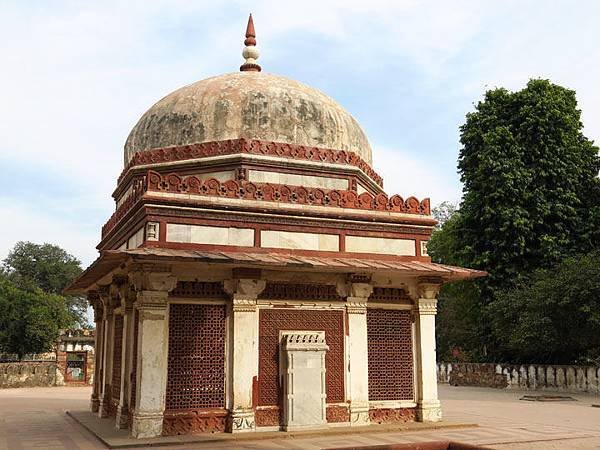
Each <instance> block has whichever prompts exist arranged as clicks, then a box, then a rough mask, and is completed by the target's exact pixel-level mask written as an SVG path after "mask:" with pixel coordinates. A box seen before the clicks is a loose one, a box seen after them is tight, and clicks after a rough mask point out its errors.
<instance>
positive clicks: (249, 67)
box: [240, 14, 261, 72]
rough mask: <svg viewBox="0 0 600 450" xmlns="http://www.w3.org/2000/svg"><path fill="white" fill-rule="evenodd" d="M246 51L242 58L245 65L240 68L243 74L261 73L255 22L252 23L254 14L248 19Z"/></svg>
mask: <svg viewBox="0 0 600 450" xmlns="http://www.w3.org/2000/svg"><path fill="white" fill-rule="evenodd" d="M244 45H245V46H246V47H244V51H243V52H242V56H243V57H244V59H245V60H246V62H244V64H242V65H241V66H240V71H241V72H260V70H261V68H260V66H259V65H258V64H257V63H256V60H257V59H258V56H259V54H260V53H259V52H258V49H257V48H256V32H255V31H254V22H253V21H252V14H250V17H248V26H246V39H245V40H244Z"/></svg>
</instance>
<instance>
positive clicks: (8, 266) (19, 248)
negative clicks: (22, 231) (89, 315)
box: [3, 242, 87, 325]
mask: <svg viewBox="0 0 600 450" xmlns="http://www.w3.org/2000/svg"><path fill="white" fill-rule="evenodd" d="M3 269H4V270H3V271H4V273H5V275H6V278H7V279H8V280H10V281H11V282H12V283H13V284H14V285H15V286H16V287H18V288H19V289H21V290H25V291H29V292H36V290H41V291H43V292H45V293H47V294H54V295H59V296H60V295H62V291H63V289H64V288H65V287H67V286H68V285H69V284H70V283H71V281H73V280H74V279H75V278H76V277H77V276H78V275H79V274H80V273H81V272H82V269H81V262H80V261H79V260H78V259H77V258H75V257H74V256H72V255H70V254H69V253H67V252H66V251H65V250H63V249H62V248H60V247H59V246H57V245H52V244H34V243H32V242H18V243H17V244H16V245H15V246H14V248H13V249H12V250H11V252H10V253H9V254H8V256H7V257H6V259H4V261H3ZM65 302H66V305H67V307H68V309H69V311H70V312H71V314H73V316H74V317H75V318H76V319H77V321H78V322H79V323H80V324H81V325H83V324H85V323H87V320H86V318H85V315H86V310H87V302H86V300H85V298H83V297H79V296H65Z"/></svg>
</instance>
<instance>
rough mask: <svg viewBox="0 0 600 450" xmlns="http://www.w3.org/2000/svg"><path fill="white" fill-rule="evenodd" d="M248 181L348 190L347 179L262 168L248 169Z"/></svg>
mask: <svg viewBox="0 0 600 450" xmlns="http://www.w3.org/2000/svg"><path fill="white" fill-rule="evenodd" d="M248 181H251V182H253V183H273V184H288V185H291V186H304V187H311V188H321V189H340V190H348V180H346V179H343V178H329V177H316V176H313V175H298V174H295V173H280V172H267V171H262V170H250V171H249V172H248Z"/></svg>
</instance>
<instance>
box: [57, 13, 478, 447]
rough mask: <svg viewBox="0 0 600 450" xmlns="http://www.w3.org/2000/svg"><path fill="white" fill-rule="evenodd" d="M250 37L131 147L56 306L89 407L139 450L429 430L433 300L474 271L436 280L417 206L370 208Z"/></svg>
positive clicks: (289, 84) (308, 105)
mask: <svg viewBox="0 0 600 450" xmlns="http://www.w3.org/2000/svg"><path fill="white" fill-rule="evenodd" d="M254 34H255V33H254V26H253V24H252V21H251V20H250V22H249V24H248V29H247V33H246V41H245V45H246V48H245V50H244V57H245V58H246V62H245V63H244V64H243V65H242V66H241V68H240V72H238V73H232V74H227V75H221V76H217V77H213V78H209V79H206V80H202V81H199V82H197V83H194V84H191V85H188V86H186V87H184V88H182V89H179V90H178V91H175V92H174V93H172V94H169V95H168V96H166V97H164V98H163V99H162V100H160V101H159V102H158V103H157V104H156V105H154V106H153V107H152V108H150V109H149V110H148V111H147V112H146V113H145V114H144V115H143V116H142V118H141V119H140V121H139V122H138V124H137V125H136V126H135V127H134V129H133V130H132V132H131V134H130V136H129V138H128V139H127V143H126V145H125V169H124V171H123V173H122V174H121V176H120V177H119V179H118V184H117V188H116V190H115V192H114V194H113V196H114V199H115V202H116V209H115V213H114V214H113V216H112V217H111V218H110V219H109V220H108V222H107V223H106V225H105V226H104V227H103V229H102V240H101V242H100V244H99V245H98V250H99V251H100V257H99V258H98V259H97V260H96V261H95V262H94V263H93V264H92V265H91V266H90V267H89V268H88V269H87V270H86V271H85V272H84V273H83V274H82V275H81V277H80V278H79V279H77V280H76V281H75V282H74V283H73V285H72V286H71V287H70V289H69V291H70V292H73V293H87V295H88V298H89V301H90V303H91V305H92V306H93V308H94V310H95V321H96V355H95V356H96V361H95V363H96V368H97V369H96V374H97V376H96V377H94V379H95V381H94V389H93V394H92V399H91V408H92V410H93V411H94V412H97V413H98V415H99V416H100V417H114V420H115V426H116V427H118V428H129V429H130V430H131V434H132V435H133V436H136V437H140V438H141V437H154V436H160V435H165V434H166V435H172V434H186V433H210V432H232V433H236V432H260V431H273V430H280V429H281V430H285V429H305V428H307V427H309V428H310V427H311V426H316V427H322V426H326V427H327V426H329V427H333V426H348V427H352V426H360V425H367V424H369V423H383V422H398V421H412V420H423V421H437V420H440V419H441V409H440V403H439V401H438V397H437V385H436V361H435V313H436V296H437V293H438V291H439V288H440V286H441V285H442V283H444V282H447V281H451V280H458V279H464V278H469V277H477V276H481V275H483V273H481V272H477V271H473V270H468V269H463V268H459V267H450V266H444V265H439V264H434V263H432V262H431V259H430V258H429V257H428V256H427V254H426V243H427V240H428V239H429V236H430V235H431V232H432V228H433V226H434V225H435V220H434V219H433V218H432V217H431V215H430V207H429V199H423V200H417V199H416V198H414V197H408V198H403V197H401V196H399V195H387V194H386V193H384V191H383V181H382V179H381V177H380V176H379V175H377V173H376V172H375V171H374V170H373V169H372V167H371V164H372V158H371V148H370V146H369V143H368V140H367V138H366V136H365V134H364V133H363V131H362V129H361V128H360V126H359V124H358V123H357V122H356V120H354V118H352V116H351V115H350V114H348V113H347V112H346V111H345V110H344V109H343V108H342V107H341V106H339V105H338V104H337V103H335V102H334V101H333V100H332V99H330V98H329V97H327V96H326V95H324V94H323V93H321V92H319V91H317V90H315V89H312V88H310V87H308V86H305V85H303V84H301V83H298V82H296V81H293V80H289V79H287V78H283V77H279V76H275V75H269V74H265V73H262V72H261V70H260V66H259V65H258V64H257V61H256V60H257V58H258V51H257V50H256V39H255V35H254ZM398 172H399V175H400V174H401V168H399V169H398ZM292 372H293V374H294V377H290V374H292ZM292 378H294V379H293V381H289V380H292ZM286 380H288V381H286ZM309 384H310V385H314V386H313V389H309V388H308V385H309Z"/></svg>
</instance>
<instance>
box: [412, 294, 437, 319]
mask: <svg viewBox="0 0 600 450" xmlns="http://www.w3.org/2000/svg"><path fill="white" fill-rule="evenodd" d="M415 312H416V313H418V314H419V315H427V314H437V299H435V298H433V299H429V298H420V299H418V300H417V301H416V305H415Z"/></svg>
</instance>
